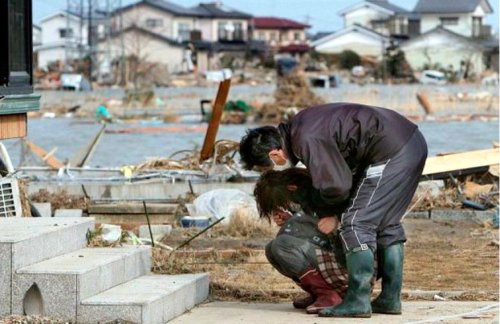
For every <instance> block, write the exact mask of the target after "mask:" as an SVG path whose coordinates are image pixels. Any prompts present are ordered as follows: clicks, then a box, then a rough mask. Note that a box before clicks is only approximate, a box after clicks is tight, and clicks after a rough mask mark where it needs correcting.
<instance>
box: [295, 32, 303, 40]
mask: <svg viewBox="0 0 500 324" xmlns="http://www.w3.org/2000/svg"><path fill="white" fill-rule="evenodd" d="M300 36H301V35H300V33H299V32H295V33H293V40H296V41H300V40H301V39H302V37H300Z"/></svg>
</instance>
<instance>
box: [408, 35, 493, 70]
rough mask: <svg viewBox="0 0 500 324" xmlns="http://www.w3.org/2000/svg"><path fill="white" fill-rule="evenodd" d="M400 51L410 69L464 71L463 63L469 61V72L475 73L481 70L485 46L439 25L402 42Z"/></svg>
mask: <svg viewBox="0 0 500 324" xmlns="http://www.w3.org/2000/svg"><path fill="white" fill-rule="evenodd" d="M401 49H402V50H403V51H404V53H405V57H406V60H407V61H408V62H409V63H410V65H411V66H412V68H413V69H417V70H422V69H424V68H425V67H426V66H433V65H435V64H437V65H438V66H441V67H442V68H450V67H451V68H452V69H453V70H454V71H460V70H461V69H462V70H464V69H465V66H464V64H465V62H469V72H472V73H476V74H478V73H481V72H482V71H483V65H484V64H483V52H484V50H485V47H484V46H483V44H482V42H481V41H478V40H475V39H472V38H470V37H465V36H462V35H460V34H457V33H455V32H452V31H450V30H448V29H446V28H443V27H441V26H438V27H435V28H434V29H432V30H429V31H427V32H425V33H423V34H422V35H420V36H419V37H416V38H414V39H411V40H409V41H407V42H404V43H402V44H401Z"/></svg>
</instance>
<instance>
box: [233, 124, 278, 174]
mask: <svg viewBox="0 0 500 324" xmlns="http://www.w3.org/2000/svg"><path fill="white" fill-rule="evenodd" d="M281 148H282V147H281V135H280V133H279V132H278V129H276V127H274V126H263V127H258V128H254V129H249V130H247V134H246V135H245V136H243V138H242V139H241V141H240V156H241V161H242V162H243V166H244V168H245V169H247V170H251V169H253V167H254V166H256V165H257V166H270V165H271V164H272V162H271V159H270V158H269V155H268V154H269V152H271V151H272V150H274V149H281Z"/></svg>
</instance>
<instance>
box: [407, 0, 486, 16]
mask: <svg viewBox="0 0 500 324" xmlns="http://www.w3.org/2000/svg"><path fill="white" fill-rule="evenodd" d="M480 4H483V7H484V8H485V9H486V10H485V11H486V12H488V13H491V12H493V8H492V7H491V5H490V3H489V2H488V0H446V1H443V0H441V1H438V0H419V1H418V2H417V5H416V6H415V9H413V11H414V12H416V13H469V12H473V11H474V10H476V8H477V7H478V6H479V5H480Z"/></svg>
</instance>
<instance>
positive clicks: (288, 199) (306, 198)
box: [253, 168, 314, 218]
mask: <svg viewBox="0 0 500 324" xmlns="http://www.w3.org/2000/svg"><path fill="white" fill-rule="evenodd" d="M290 185H294V186H296V187H297V190H290V188H289V186H290ZM313 191H314V188H313V185H312V179H311V176H310V175H309V172H308V171H307V170H306V169H299V168H290V169H287V170H284V171H273V170H271V171H267V172H265V173H263V174H262V175H261V176H260V178H259V180H258V181H257V183H256V184H255V189H254V192H253V193H254V196H255V200H256V201H257V208H258V210H259V215H260V217H267V218H269V217H270V216H271V214H272V213H273V211H275V210H277V209H278V208H286V209H288V208H290V205H291V204H298V205H300V208H301V209H302V210H303V211H304V212H306V213H313V208H312V199H311V193H312V192H313Z"/></svg>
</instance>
